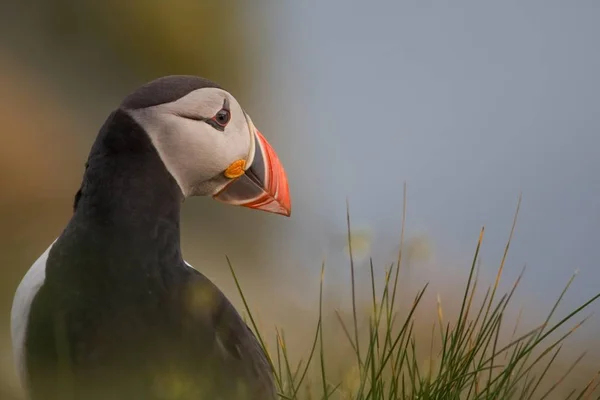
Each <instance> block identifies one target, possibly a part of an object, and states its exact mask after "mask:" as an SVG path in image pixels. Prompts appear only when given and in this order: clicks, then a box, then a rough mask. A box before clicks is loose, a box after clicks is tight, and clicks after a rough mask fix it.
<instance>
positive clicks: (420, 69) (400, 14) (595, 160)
mask: <svg viewBox="0 0 600 400" xmlns="http://www.w3.org/2000/svg"><path fill="white" fill-rule="evenodd" d="M167 4H168V5H167ZM599 19H600V3H599V2H597V1H593V0H582V1H578V2H559V1H546V2H541V1H531V2H527V3H525V2H518V1H512V0H506V1H502V2H494V3H493V4H492V3H490V2H485V3H483V2H467V1H459V2H452V6H451V5H450V3H447V4H446V3H441V2H440V3H437V4H436V5H434V4H433V3H428V2H398V1H371V2H366V1H365V2H354V1H344V2H342V1H339V0H338V1H330V2H317V1H316V0H305V1H302V2H277V1H273V0H272V1H268V0H260V1H253V2H245V1H239V0H238V1H235V0H229V1H191V0H172V1H170V2H168V3H166V2H164V1H160V0H143V1H142V0H130V1H128V2H123V1H115V0H105V1H103V2H92V1H80V0H29V1H21V2H19V1H16V0H15V1H8V0H2V1H1V2H0V135H1V136H0V137H1V145H0V185H1V190H0V226H1V228H2V229H1V230H0V235H1V236H0V238H1V240H0V265H1V267H0V317H1V318H2V319H1V320H0V321H3V322H0V398H1V399H9V400H12V399H21V398H22V397H21V392H20V389H19V386H18V384H17V382H16V380H15V374H14V371H13V366H12V354H11V351H10V338H9V337H10V335H9V312H10V306H11V302H12V296H13V294H14V290H15V288H16V286H17V284H18V283H19V281H20V279H21V278H22V276H23V274H24V273H25V271H26V270H27V269H28V268H29V266H30V265H31V264H32V263H33V262H34V261H35V259H36V258H37V257H38V256H39V255H40V254H41V253H42V252H43V251H44V250H45V249H46V247H47V246H48V245H49V244H50V243H51V242H52V241H53V240H54V239H55V238H56V236H58V235H59V234H60V232H61V230H62V229H63V227H64V226H65V224H66V222H67V221H68V219H69V217H70V214H71V210H72V201H73V196H74V194H75V192H76V190H77V189H78V187H79V184H80V180H81V177H82V173H83V166H84V163H85V160H86V158H87V153H88V151H89V148H90V145H91V143H92V142H93V140H94V138H95V135H96V133H97V131H98V129H99V127H100V126H101V125H102V123H103V122H104V119H105V118H106V117H107V116H108V114H109V113H110V112H111V111H112V110H113V109H114V108H115V107H116V106H117V105H118V104H119V103H120V101H121V99H122V98H123V97H124V96H125V95H127V94H128V93H130V92H131V91H132V90H134V89H135V88H136V87H137V86H139V85H140V84H142V83H145V82H146V81H148V80H151V79H154V78H156V77H159V76H162V75H168V74H196V75H201V76H204V77H207V78H210V79H213V80H215V81H217V82H219V83H221V84H222V85H223V86H224V87H225V88H227V89H228V90H229V91H231V92H232V93H233V94H234V95H235V96H236V97H237V98H238V100H240V102H241V103H242V105H243V106H244V107H245V109H246V110H247V111H248V112H249V114H250V115H251V116H252V118H253V121H254V122H255V123H256V125H257V126H258V128H259V129H260V130H261V131H262V132H263V133H264V134H265V136H266V137H267V138H268V140H269V141H270V142H271V144H272V145H273V146H274V147H275V149H276V150H277V152H278V154H279V156H280V158H281V160H282V162H283V163H284V165H285V167H286V170H287V172H288V175H289V179H290V188H291V194H292V202H293V213H292V218H291V219H286V218H282V217H278V216H275V215H267V214H265V213H258V212H252V211H250V210H246V209H241V208H239V209H238V208H235V207H228V206H225V205H222V204H218V203H215V202H213V201H211V200H209V199H193V200H192V201H188V202H186V205H185V207H184V213H183V214H184V215H183V217H182V219H183V221H182V225H183V233H182V237H183V241H184V244H183V246H184V253H185V257H186V259H187V261H188V262H190V263H191V264H192V265H194V266H195V267H196V268H197V269H199V270H200V271H202V272H203V273H205V274H206V275H207V276H208V277H209V278H211V279H212V280H213V281H214V282H215V283H216V284H217V285H218V286H220V287H221V288H222V289H223V290H224V291H225V292H226V294H227V295H228V296H230V298H231V299H232V300H233V301H234V302H235V304H236V305H238V306H239V305H240V304H241V303H240V301H239V296H238V295H237V292H236V290H235V287H234V285H233V281H232V278H231V276H230V273H229V270H228V268H227V264H226V261H225V255H229V256H230V258H231V260H232V262H233V265H234V267H235V268H236V271H237V273H238V274H239V276H240V279H241V281H242V284H243V286H244V288H245V290H246V292H247V296H248V298H249V300H250V302H251V305H252V306H253V308H254V309H256V310H257V313H258V316H259V320H260V321H261V324H262V325H263V326H264V329H265V330H266V331H267V333H268V334H271V332H274V330H273V327H274V326H275V325H277V326H280V327H283V328H284V329H286V331H287V332H288V333H287V336H288V341H290V342H291V343H292V344H293V346H292V347H294V346H295V347H294V349H297V351H298V354H302V353H303V352H304V351H305V350H306V346H307V343H308V342H309V341H310V338H309V337H310V335H307V333H308V332H311V331H312V329H313V328H314V323H315V318H316V317H315V312H316V304H317V300H318V298H317V294H318V293H317V292H318V283H319V270H320V267H321V263H322V262H323V261H325V263H326V277H325V282H326V290H327V293H326V295H327V299H328V306H330V307H331V309H333V308H340V309H342V310H344V309H347V307H348V306H349V304H350V303H349V302H348V299H349V294H350V293H349V291H350V289H349V279H350V278H349V270H348V255H347V254H348V249H347V241H346V215H345V214H346V199H348V201H349V204H350V214H351V218H352V233H353V238H354V239H353V240H354V242H353V245H354V250H355V255H356V257H357V258H356V261H357V264H356V266H357V269H358V271H357V274H358V278H357V279H358V281H359V295H360V296H363V295H365V296H366V295H367V294H368V290H369V288H370V283H369V282H368V275H369V273H368V263H369V257H371V256H372V257H373V262H374V266H375V268H376V271H377V276H378V277H379V278H381V277H382V276H383V271H384V268H386V267H387V266H389V265H390V263H391V262H393V261H394V260H395V259H396V257H397V254H398V250H399V245H398V243H399V239H400V225H401V220H402V199H403V183H404V182H406V183H407V185H408V203H407V206H408V211H407V224H406V228H407V237H406V243H405V253H404V256H403V257H404V260H405V261H407V264H406V266H407V268H405V269H404V270H403V272H402V285H403V286H402V288H403V296H404V295H406V296H407V297H406V298H412V297H413V296H414V293H415V292H416V290H417V289H418V288H419V287H421V286H422V285H423V284H424V283H425V282H426V281H431V283H432V287H430V289H429V291H428V293H429V295H428V296H427V295H426V298H428V300H427V301H426V302H425V305H424V306H423V308H421V314H419V316H420V319H419V321H420V322H422V323H423V326H422V327H423V329H426V330H427V331H429V330H430V329H431V328H430V327H431V322H432V321H433V320H435V318H436V313H435V307H434V304H435V297H436V296H435V295H436V293H439V294H440V297H441V299H442V301H443V302H448V303H453V302H454V300H456V299H458V297H459V296H461V295H462V290H463V288H464V278H465V277H466V274H467V273H468V268H469V265H470V261H471V258H472V255H473V251H474V249H475V244H476V240H477V236H478V234H479V229H480V228H481V226H482V225H485V226H486V236H485V239H484V248H483V250H482V253H483V255H482V257H483V258H482V260H483V261H482V264H481V276H482V279H483V280H487V281H489V282H491V281H492V278H493V277H494V276H495V273H496V269H497V267H498V265H499V262H500V260H501V257H502V252H503V251H504V246H505V242H506V240H507V238H508V234H509V231H510V226H511V223H512V218H513V214H514V212H515V208H516V204H517V199H518V196H519V194H520V193H522V194H523V203H522V207H521V210H520V217H519V220H518V223H517V229H516V234H515V237H514V241H513V243H512V244H511V249H510V252H509V257H508V260H507V264H506V267H505V275H504V277H503V278H504V282H505V283H504V284H503V285H501V288H502V289H507V288H509V287H510V285H511V284H512V281H513V280H514V279H515V278H516V277H517V275H518V273H519V272H520V270H521V268H522V267H523V265H525V264H526V265H527V272H526V274H525V277H524V280H523V284H522V286H521V288H520V290H519V291H518V293H517V298H516V300H515V302H516V303H517V304H516V307H515V309H514V310H513V311H514V313H515V315H516V313H517V311H518V308H519V307H521V306H523V307H524V308H525V314H524V315H526V316H527V317H528V318H526V320H528V321H531V323H532V324H533V325H535V324H538V323H541V322H542V319H543V316H544V315H545V314H544V313H545V312H548V311H549V308H550V305H551V303H552V302H553V301H554V300H555V299H556V297H557V296H558V294H559V292H560V290H561V289H562V287H563V286H564V284H565V283H566V281H567V280H568V278H569V277H570V276H571V274H573V272H574V271H576V270H578V271H579V275H578V278H577V279H576V280H575V282H574V284H573V290H571V291H570V292H569V294H568V295H567V296H566V299H565V303H564V306H563V307H561V308H560V309H559V313H562V314H561V315H560V316H562V315H564V313H565V312H567V311H569V310H570V309H572V308H573V307H575V306H577V305H578V304H580V303H583V302H584V301H585V300H587V299H588V298H590V297H591V296H593V295H594V294H595V293H596V292H598V291H600V268H599V265H598V256H599V253H598V244H599V243H600V233H599V232H600V178H598V173H599V172H600V113H599V110H600V97H599V95H598V93H600V78H599V76H598V71H600V53H599V52H598V44H597V41H598V37H600V25H598V23H597V21H598V20H599ZM274 299H276V301H274ZM450 308H451V307H450ZM594 310H595V311H598V310H599V306H598V305H593V306H592V308H591V309H590V311H594ZM598 321H599V320H598V318H595V319H592V320H591V321H590V322H589V323H588V325H587V326H586V328H585V329H582V330H581V331H580V332H577V333H576V337H577V340H575V341H574V344H573V351H575V350H577V351H578V350H579V349H580V348H589V349H590V350H591V352H590V354H589V355H588V357H587V358H586V359H585V360H586V361H585V362H584V364H582V365H583V366H582V367H581V370H580V372H579V373H578V374H576V376H575V378H573V380H572V381H568V382H566V385H567V388H566V389H565V392H564V393H568V392H569V391H570V388H571V387H573V385H577V384H580V383H581V382H587V380H589V378H590V377H591V375H592V374H593V373H594V371H595V370H597V369H598V368H599V367H600V361H598V359H599V358H598V356H599V355H600V350H598V349H600V339H598V337H600V335H599V332H600V323H599V322H598ZM331 324H335V321H334V320H333V319H332V321H331ZM533 325H532V326H533ZM566 354H567V355H566V356H565V357H564V360H562V361H561V362H562V364H560V365H562V366H563V369H566V365H568V364H569V363H570V362H572V361H573V360H574V359H575V355H576V354H577V353H575V352H567V353H566ZM340 359H341V358H340ZM559 372H560V371H559ZM569 385H571V386H569ZM567 389H568V390H567Z"/></svg>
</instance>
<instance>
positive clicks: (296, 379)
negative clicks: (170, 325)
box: [228, 185, 600, 400]
mask: <svg viewBox="0 0 600 400" xmlns="http://www.w3.org/2000/svg"><path fill="white" fill-rule="evenodd" d="M520 203H521V197H520V196H519V202H518V205H517V210H516V212H515V217H514V220H513V224H512V228H511V231H510V235H509V238H508V241H507V244H506V247H505V251H504V255H503V257H502V261H501V263H500V266H499V268H498V272H497V275H496V279H495V282H494V284H493V285H491V286H490V287H488V288H487V289H486V291H485V294H484V297H483V300H482V301H481V302H480V304H476V301H475V295H476V294H477V293H478V283H479V279H478V272H479V267H478V265H479V264H478V263H479V261H480V258H479V253H480V250H481V246H482V242H483V238H484V229H483V228H482V229H481V232H480V235H479V239H478V240H477V244H476V247H475V254H474V257H473V260H472V263H471V266H470V270H469V275H468V278H467V281H466V286H465V289H464V293H463V296H462V300H461V304H460V309H459V313H458V317H457V318H456V319H455V320H452V321H445V320H444V312H443V307H442V302H441V300H440V298H439V296H438V298H437V310H436V311H437V321H436V322H435V323H434V324H433V325H432V327H431V329H432V331H431V332H432V335H431V339H430V340H429V341H428V343H423V342H424V340H423V339H422V335H419V334H417V333H416V332H415V322H416V311H417V308H418V307H419V304H420V303H421V300H422V299H423V296H424V295H425V293H426V290H427V286H428V285H425V286H424V287H423V288H422V289H420V290H418V291H417V292H416V294H415V296H414V299H413V300H412V303H411V304H409V305H408V308H407V310H406V311H404V312H401V311H399V307H398V297H397V292H398V290H399V286H398V283H399V274H400V269H401V267H402V248H403V242H404V231H405V228H404V227H405V220H406V185H405V187H404V205H403V215H402V229H401V235H400V252H399V254H398V259H397V262H396V263H395V264H393V265H392V266H390V267H389V268H387V269H386V271H385V272H386V273H385V278H384V281H383V288H382V290H380V291H378V290H377V285H376V284H377V282H376V280H375V273H374V271H375V268H374V266H373V262H372V261H371V264H370V273H371V282H370V283H371V285H370V290H371V293H370V295H371V300H370V301H371V303H372V304H371V307H370V310H369V312H368V318H367V319H368V323H367V324H366V328H364V329H361V328H360V327H359V325H361V321H359V318H358V316H357V309H356V282H355V278H354V276H355V275H354V262H353V254H352V236H351V234H350V232H351V229H350V211H349V206H348V203H347V213H346V216H347V224H348V249H349V253H350V260H351V261H350V272H351V282H350V285H351V290H352V313H351V314H352V315H351V321H350V323H348V322H347V321H345V320H344V318H343V316H342V315H341V313H340V312H337V311H336V318H337V322H338V324H339V327H338V328H341V334H340V335H341V337H336V338H334V339H335V340H336V341H340V340H345V341H347V343H348V345H349V348H350V349H351V352H352V354H350V356H351V357H348V361H347V368H346V372H345V373H343V374H339V373H337V371H335V370H334V369H332V368H329V365H328V361H331V358H328V357H331V356H328V347H327V343H328V341H327V338H326V336H325V329H324V328H325V327H324V318H323V281H324V270H325V264H324V263H323V265H322V267H321V277H320V290H319V310H318V311H319V312H318V318H317V321H316V324H315V329H314V337H313V340H312V344H311V347H310V351H309V352H308V354H307V356H306V357H305V359H301V360H299V361H298V362H297V363H293V362H292V360H291V359H290V358H291V357H290V355H289V352H288V347H287V345H286V341H285V335H284V332H283V330H280V329H276V330H275V335H276V341H275V343H276V348H275V351H274V352H271V351H269V349H268V347H267V346H266V344H265V341H264V338H263V336H262V335H261V330H260V329H259V327H258V326H257V324H256V321H255V318H254V317H253V314H252V311H251V308H250V307H249V305H248V301H247V299H246V297H245V296H244V292H243V290H242V287H241V284H240V282H239V280H238V278H237V276H236V274H235V271H234V269H233V267H232V265H231V263H230V262H229V260H228V263H229V267H230V270H231V273H232V275H233V278H234V280H235V284H236V286H237V289H238V291H239V293H240V296H241V298H242V301H243V304H244V308H245V311H246V313H247V315H248V317H249V320H250V325H251V328H252V329H253V331H254V332H255V334H256V336H257V338H258V341H259V342H260V343H261V345H262V346H263V348H264V350H265V353H266V354H267V358H268V359H269V363H270V364H271V366H272V369H273V372H274V375H275V381H276V385H277V389H278V392H279V396H280V397H281V398H282V399H287V400H309V399H311V400H312V399H324V400H327V399H331V400H338V399H339V400H342V399H347V400H384V399H385V400H387V399H390V400H391V399H403V400H404V399H440V400H441V399H444V400H445V399H457V400H458V399H467V400H471V399H473V400H474V399H478V400H479V399H481V400H483V399H519V400H525V399H536V400H537V399H539V400H543V399H550V398H552V397H551V396H557V388H559V386H560V385H561V383H563V382H564V380H565V378H566V377H567V376H568V375H569V374H571V372H572V371H573V369H574V368H575V367H576V366H577V365H578V364H579V362H580V361H581V360H582V359H583V357H584V355H585V353H584V354H581V355H580V356H579V357H577V358H576V360H575V361H574V362H573V364H572V365H570V366H569V367H568V368H567V370H566V371H565V373H564V374H563V375H562V376H560V377H559V378H558V379H556V380H554V381H552V380H550V379H548V371H549V370H550V368H551V367H552V366H553V364H554V363H555V361H556V359H557V357H558V355H559V353H560V352H561V350H562V346H563V344H564V342H565V340H566V339H567V338H569V336H571V335H572V334H573V332H575V331H576V330H577V329H579V328H580V327H581V326H582V325H583V324H584V323H585V321H586V320H587V319H588V317H587V316H586V317H584V318H581V317H579V316H580V314H581V313H582V312H583V311H584V310H585V309H586V308H587V307H588V306H589V305H590V304H592V303H593V302H594V301H596V300H597V299H598V298H599V297H600V293H599V294H597V295H596V296H594V297H592V298H590V299H589V300H588V301H586V302H585V303H583V304H582V305H580V306H579V307H577V308H576V309H574V310H573V311H572V312H570V313H568V314H567V315H566V316H564V317H562V318H561V319H560V320H559V321H558V322H556V323H551V322H550V321H551V320H552V319H553V317H554V316H555V313H556V310H557V308H558V306H559V304H560V303H561V301H562V300H563V298H564V296H565V294H566V292H567V290H568V289H569V287H570V285H571V283H572V282H573V279H574V278H575V274H574V275H573V276H572V277H571V279H570V280H569V281H568V282H567V284H566V285H565V288H564V290H563V291H562V292H561V293H560V294H559V296H558V298H557V300H556V302H555V303H554V305H553V307H552V309H551V310H550V312H549V314H548V315H547V317H546V318H545V320H544V321H543V323H541V324H540V325H539V326H538V327H536V328H535V329H533V330H531V331H529V332H527V333H525V334H523V335H520V336H518V337H515V336H516V334H517V331H518V326H519V324H520V321H521V312H520V313H519V316H518V317H517V320H516V323H515V324H514V327H513V329H512V335H511V337H510V339H509V340H507V341H505V340H503V339H502V337H501V332H502V328H504V326H505V325H506V324H507V321H506V315H507V314H506V310H507V307H508V305H509V303H510V301H511V299H512V297H513V295H514V293H515V291H516V290H517V288H518V286H519V284H520V282H521V279H522V276H523V274H524V272H525V268H523V270H522V271H521V274H520V275H519V276H518V278H517V279H516V281H515V282H514V284H513V285H512V288H511V290H510V291H509V292H508V293H505V294H502V295H501V296H500V295H498V293H497V291H498V287H499V283H500V281H501V277H502V272H503V270H504V266H505V260H506V256H507V254H508V249H509V247H510V242H511V240H512V237H513V233H514V230H515V225H516V221H517V216H518V210H519V207H520ZM576 318H578V319H577V320H575V319H576ZM561 329H566V332H565V333H562V334H561V335H559V336H558V338H554V336H555V335H557V334H559V331H560V330H561ZM425 353H426V356H424V354H425ZM599 384H600V371H599V372H598V373H596V374H595V375H594V376H592V377H590V380H589V381H588V383H587V385H585V386H584V387H581V388H579V389H578V390H573V391H572V392H570V394H569V395H568V399H577V400H581V399H589V398H591V396H592V395H593V394H594V393H595V392H596V388H597V387H598V385H599ZM561 398H564V396H563V397H561Z"/></svg>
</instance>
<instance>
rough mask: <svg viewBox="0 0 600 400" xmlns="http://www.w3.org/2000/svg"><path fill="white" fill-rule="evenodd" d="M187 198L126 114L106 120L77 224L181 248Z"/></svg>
mask: <svg viewBox="0 0 600 400" xmlns="http://www.w3.org/2000/svg"><path fill="white" fill-rule="evenodd" d="M182 201H183V194H182V192H181V189H180V188H179V186H178V184H177V182H176V181H175V179H174V178H173V177H172V176H171V174H170V173H169V172H168V171H167V169H166V167H165V165H164V163H163V161H162V160H161V159H160V156H159V155H158V152H157V151H156V149H155V148H154V146H153V145H152V142H151V140H150V138H149V137H148V135H147V134H146V132H145V131H144V130H143V128H142V127H141V126H140V125H138V124H137V123H136V122H135V121H134V119H133V118H132V117H131V116H130V115H129V114H127V113H126V112H125V111H123V110H121V109H119V110H116V111H114V112H113V113H112V114H111V115H110V116H109V117H108V119H107V120H106V122H105V123H104V125H103V126H102V128H101V129H100V132H99V134H98V137H97V138H96V141H95V143H94V145H93V146H92V149H91V151H90V155H89V158H88V162H87V164H86V171H85V174H84V177H83V182H82V185H81V188H80V189H79V192H78V193H77V195H76V199H75V206H74V209H75V210H74V215H73V218H72V222H73V223H75V224H76V225H77V226H79V227H81V228H84V230H87V231H89V232H94V231H95V233H97V234H101V233H104V234H105V235H109V236H110V237H112V238H113V239H114V240H119V241H123V240H125V241H135V242H136V243H137V244H138V245H144V246H152V245H153V244H154V243H153V242H154V241H161V242H163V243H164V242H165V241H169V243H170V245H171V246H176V247H177V248H179V244H180V243H179V216H180V209H181V203H182Z"/></svg>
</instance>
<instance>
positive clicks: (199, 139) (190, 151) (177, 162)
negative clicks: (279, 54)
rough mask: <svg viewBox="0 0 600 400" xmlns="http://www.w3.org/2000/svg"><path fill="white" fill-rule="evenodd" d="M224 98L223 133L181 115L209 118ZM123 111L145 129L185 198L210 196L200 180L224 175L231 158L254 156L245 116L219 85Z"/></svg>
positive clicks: (210, 190) (210, 191)
mask: <svg viewBox="0 0 600 400" xmlns="http://www.w3.org/2000/svg"><path fill="white" fill-rule="evenodd" d="M224 96H228V99H229V106H230V112H231V120H230V122H229V124H228V125H227V126H226V127H225V130H224V131H219V130H217V129H215V128H214V127H213V126H211V125H210V124H208V123H207V122H205V121H202V120H194V119H191V118H185V117H182V115H183V116H189V117H192V118H198V119H201V118H210V116H212V115H214V114H215V113H216V112H218V111H219V110H220V109H221V107H222V106H223V102H224V98H225V97H224ZM128 112H129V114H130V115H131V116H132V117H133V118H134V119H135V120H136V122H138V123H139V124H140V125H141V126H142V127H143V129H144V130H145V131H146V132H147V134H148V135H149V137H150V140H151V141H152V144H153V145H154V147H155V148H156V150H157V152H158V154H159V156H160V157H161V159H162V161H163V163H164V165H165V167H166V168H167V170H168V171H169V173H170V174H171V175H172V176H173V178H174V179H175V180H176V181H177V183H178V185H179V187H180V188H181V191H182V192H183V194H184V196H186V197H187V196H190V195H208V194H212V192H213V191H214V190H215V189H216V188H209V187H206V185H203V184H204V183H205V182H207V181H209V180H211V179H213V178H214V177H216V176H218V175H219V174H221V173H223V172H224V171H225V170H226V169H227V167H228V166H229V165H230V164H231V163H233V162H234V161H236V160H239V159H244V160H246V159H247V158H248V155H249V154H253V151H252V146H253V145H254V143H253V140H251V136H252V135H251V133H250V128H249V124H248V121H247V120H246V115H245V113H244V111H243V110H242V108H241V107H240V106H239V104H238V103H237V101H236V100H235V99H234V98H233V97H231V95H228V94H227V92H225V91H223V90H221V89H215V88H205V89H199V90H196V91H193V92H191V93H189V94H188V95H186V96H184V97H182V98H181V99H179V100H177V101H174V102H172V103H166V104H161V105H157V106H153V107H149V108H146V109H141V110H128ZM198 188H202V189H201V190H200V191H199V190H198Z"/></svg>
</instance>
